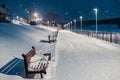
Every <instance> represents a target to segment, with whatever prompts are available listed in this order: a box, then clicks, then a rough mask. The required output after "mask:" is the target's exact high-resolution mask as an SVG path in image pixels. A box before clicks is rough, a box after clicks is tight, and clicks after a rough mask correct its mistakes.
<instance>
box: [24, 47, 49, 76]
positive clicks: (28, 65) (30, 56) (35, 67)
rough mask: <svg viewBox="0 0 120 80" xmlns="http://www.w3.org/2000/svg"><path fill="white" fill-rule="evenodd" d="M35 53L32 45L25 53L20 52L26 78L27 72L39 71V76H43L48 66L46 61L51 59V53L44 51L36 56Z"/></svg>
mask: <svg viewBox="0 0 120 80" xmlns="http://www.w3.org/2000/svg"><path fill="white" fill-rule="evenodd" d="M35 54H36V51H35V48H34V47H32V49H31V50H30V51H29V52H28V53H27V54H26V55H25V54H22V56H23V58H24V66H25V73H26V77H27V78H28V74H36V73H40V75H41V78H43V74H46V73H47V72H46V69H47V67H48V62H49V60H50V59H51V54H50V53H45V54H44V55H43V56H42V57H40V56H39V57H36V56H35Z"/></svg>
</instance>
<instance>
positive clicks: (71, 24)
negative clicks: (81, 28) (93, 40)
mask: <svg viewBox="0 0 120 80" xmlns="http://www.w3.org/2000/svg"><path fill="white" fill-rule="evenodd" d="M70 24H71V29H72V21H71V22H70Z"/></svg>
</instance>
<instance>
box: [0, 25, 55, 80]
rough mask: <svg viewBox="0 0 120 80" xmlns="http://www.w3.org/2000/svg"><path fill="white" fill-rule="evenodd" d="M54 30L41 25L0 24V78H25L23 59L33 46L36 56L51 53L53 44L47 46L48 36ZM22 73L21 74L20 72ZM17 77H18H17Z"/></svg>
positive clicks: (16, 79)
mask: <svg viewBox="0 0 120 80" xmlns="http://www.w3.org/2000/svg"><path fill="white" fill-rule="evenodd" d="M53 31H55V29H51V28H47V27H45V26H42V25H38V26H30V25H25V24H19V23H17V24H12V23H0V71H1V73H0V78H2V79H3V80H8V79H9V78H10V79H11V80H22V79H24V78H22V77H25V76H24V75H23V73H24V71H23V70H24V66H23V58H22V57H21V55H22V54H23V53H25V54H26V53H27V52H28V51H29V50H30V49H31V47H32V46H35V48H36V52H37V55H39V56H40V55H41V54H43V53H45V52H50V53H53V54H52V55H54V48H55V44H48V43H47V41H48V37H47V36H48V34H50V33H52V32H53ZM21 71H22V72H21ZM17 75H18V76H17Z"/></svg>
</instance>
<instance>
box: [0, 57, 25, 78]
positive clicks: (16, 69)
mask: <svg viewBox="0 0 120 80" xmlns="http://www.w3.org/2000/svg"><path fill="white" fill-rule="evenodd" d="M0 73H3V74H7V75H18V76H21V77H25V72H24V61H23V60H22V59H19V58H16V57H15V58H14V59H12V60H11V61H9V62H8V63H7V64H5V65H4V66H3V67H1V68H0Z"/></svg>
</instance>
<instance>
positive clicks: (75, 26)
mask: <svg viewBox="0 0 120 80" xmlns="http://www.w3.org/2000/svg"><path fill="white" fill-rule="evenodd" d="M74 29H76V19H74Z"/></svg>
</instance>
